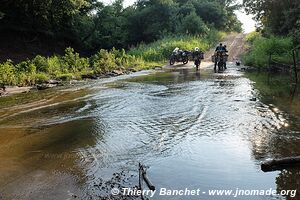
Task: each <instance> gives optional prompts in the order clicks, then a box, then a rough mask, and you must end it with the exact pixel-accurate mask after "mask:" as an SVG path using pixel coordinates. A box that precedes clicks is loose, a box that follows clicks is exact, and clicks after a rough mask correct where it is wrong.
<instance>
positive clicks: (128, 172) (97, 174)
mask: <svg viewBox="0 0 300 200" xmlns="http://www.w3.org/2000/svg"><path fill="white" fill-rule="evenodd" d="M258 96H259V93H258V92H257V91H256V90H255V89H254V87H253V83H252V82H251V81H250V80H249V79H247V78H245V77H244V76H243V74H242V73H241V72H238V71H237V70H236V68H235V67H234V66H233V65H230V66H229V70H227V71H226V72H224V73H218V74H214V73H212V70H211V69H204V70H201V72H200V73H197V72H195V70H194V69H187V68H180V67H179V68H174V69H165V70H164V71H145V72H139V73H135V74H133V75H126V76H121V77H115V78H109V79H104V80H99V81H87V82H84V83H77V84H76V85H74V86H72V87H65V88H56V89H51V90H48V91H43V92H38V93H37V92H33V93H30V94H22V95H16V96H13V97H7V98H3V99H1V104H0V107H1V110H0V116H1V119H0V159H1V163H0V199H1V198H3V199H76V198H77V199H78V198H81V199H99V198H102V199H114V198H112V196H111V195H110V190H111V188H114V187H116V188H123V187H134V186H136V185H138V163H139V162H141V163H143V164H144V165H146V166H147V167H148V170H147V172H148V176H149V178H150V179H151V181H152V182H153V183H154V185H155V186H156V187H157V189H160V188H168V189H185V188H189V189H198V188H200V189H201V191H208V190H212V189H231V190H236V188H239V189H248V190H253V189H256V190H258V189H259V190H262V189H265V190H269V189H270V188H273V189H277V190H278V191H279V190H283V189H289V190H295V189H298V190H299V191H300V181H299V180H300V172H299V168H294V169H289V170H284V171H279V172H270V173H264V172H262V171H261V170H260V162H261V161H262V160H266V159H268V158H277V157H285V156H294V155H299V154H300V131H299V130H300V129H299V128H300V127H299V126H300V119H299V118H298V117H297V116H291V115H289V114H288V113H285V112H283V111H281V110H279V109H278V108H276V107H275V106H274V105H272V104H270V103H269V102H268V104H265V103H264V102H261V101H259V99H257V101H251V100H250V99H253V98H254V97H258ZM118 198H121V196H117V197H115V199H118ZM123 198H124V199H135V198H134V197H123ZM199 198H200V199H232V198H233V197H232V196H219V197H216V196H208V195H207V194H201V196H200V197H199V196H198V197H195V196H194V197H192V196H185V197H182V196H168V197H167V196H159V195H157V194H156V195H155V196H154V197H153V199H199ZM299 198H300V197H299ZM234 199H285V197H275V196H270V195H268V196H252V197H251V196H238V197H236V198H234ZM287 199H290V198H288V197H287ZM294 199H297V197H296V198H294Z"/></svg>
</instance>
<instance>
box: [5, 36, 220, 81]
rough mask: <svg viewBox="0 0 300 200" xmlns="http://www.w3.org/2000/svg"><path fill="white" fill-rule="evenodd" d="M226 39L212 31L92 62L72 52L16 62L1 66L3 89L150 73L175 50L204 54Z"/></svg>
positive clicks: (171, 38)
mask: <svg viewBox="0 0 300 200" xmlns="http://www.w3.org/2000/svg"><path fill="white" fill-rule="evenodd" d="M224 36H225V33H222V32H218V31H215V30H211V31H210V32H209V33H208V34H206V35H205V36H189V35H184V36H168V37H165V38H163V39H161V40H158V41H156V42H153V43H151V44H147V45H146V44H140V45H139V46H138V47H136V48H132V49H130V50H129V52H128V53H126V52H125V50H124V49H122V50H116V49H114V48H113V49H112V50H110V51H108V50H104V49H101V50H99V52H98V53H96V54H95V55H93V56H91V57H90V58H84V57H81V56H80V55H79V53H77V52H75V51H74V49H72V48H67V49H66V50H65V55H63V56H58V55H53V56H50V57H43V56H40V55H37V56H36V57H35V58H34V59H32V60H26V61H24V62H21V63H18V64H14V63H13V62H12V61H10V60H8V61H7V62H4V63H2V64H1V63H0V86H1V85H18V86H28V85H35V84H38V83H44V82H47V81H48V80H50V79H60V80H70V79H80V78H81V77H82V75H86V74H96V75H100V74H105V73H108V72H111V71H113V70H115V69H122V70H126V69H129V68H134V69H135V70H141V69H149V68H152V67H155V66H158V65H162V64H163V62H164V61H165V60H166V59H168V58H169V56H170V54H171V52H172V51H173V50H174V48H176V47H179V48H180V49H185V50H193V49H194V48H195V47H199V48H200V49H201V50H203V51H207V50H209V49H210V48H211V47H212V45H215V43H216V42H217V41H218V40H220V39H221V38H222V37H224Z"/></svg>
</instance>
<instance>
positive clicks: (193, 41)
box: [128, 30, 226, 62]
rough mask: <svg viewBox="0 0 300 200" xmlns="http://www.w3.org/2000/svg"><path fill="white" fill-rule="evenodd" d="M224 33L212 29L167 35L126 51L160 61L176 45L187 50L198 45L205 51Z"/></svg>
mask: <svg viewBox="0 0 300 200" xmlns="http://www.w3.org/2000/svg"><path fill="white" fill-rule="evenodd" d="M225 35H226V33H224V32H218V31H215V30H212V31H210V32H209V33H208V34H207V35H206V36H189V35H183V36H167V37H165V38H163V39H161V40H158V41H156V42H153V43H151V44H140V45H139V46H137V47H136V48H133V49H131V50H130V51H129V52H128V53H129V54H130V55H134V56H137V57H141V58H143V59H144V60H145V61H147V62H149V61H151V62H157V61H158V62H162V61H166V60H167V59H169V57H170V54H171V53H172V51H173V50H174V49H175V48H176V47H178V48H180V49H184V50H189V51H191V50H193V49H194V48H195V47H199V48H200V49H201V50H202V51H207V50H209V49H210V48H211V47H212V46H213V45H215V44H216V42H217V41H219V40H221V39H222V37H224V36H225Z"/></svg>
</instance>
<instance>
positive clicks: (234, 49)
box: [165, 33, 245, 68]
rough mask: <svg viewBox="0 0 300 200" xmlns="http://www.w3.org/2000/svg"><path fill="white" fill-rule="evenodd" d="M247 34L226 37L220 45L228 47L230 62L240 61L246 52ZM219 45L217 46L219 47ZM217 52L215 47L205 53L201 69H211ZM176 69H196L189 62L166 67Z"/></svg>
mask: <svg viewBox="0 0 300 200" xmlns="http://www.w3.org/2000/svg"><path fill="white" fill-rule="evenodd" d="M244 38H245V34H242V33H241V34H231V35H228V36H226V37H225V38H224V39H223V40H222V41H220V43H222V44H223V45H226V46H227V50H228V54H229V59H228V61H229V62H234V61H235V60H237V59H240V56H241V55H242V54H243V53H244V51H245V40H244ZM217 45H218V44H216V46H217ZM214 52H215V47H214V48H212V49H211V50H210V51H208V52H205V54H204V60H203V61H202V63H201V66H200V67H201V68H206V67H211V66H212V65H213V63H212V62H211V56H212V55H213V54H214ZM174 67H180V68H192V67H194V63H193V62H189V63H188V64H186V65H182V64H177V65H175V66H171V65H169V64H168V65H166V66H165V68H174Z"/></svg>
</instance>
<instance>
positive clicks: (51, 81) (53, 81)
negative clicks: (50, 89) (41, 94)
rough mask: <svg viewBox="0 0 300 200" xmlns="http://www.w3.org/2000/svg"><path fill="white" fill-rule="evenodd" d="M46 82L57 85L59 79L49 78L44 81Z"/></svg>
mask: <svg viewBox="0 0 300 200" xmlns="http://www.w3.org/2000/svg"><path fill="white" fill-rule="evenodd" d="M46 83H47V84H52V85H58V84H60V83H61V81H58V80H53V79H51V80H48V81H46Z"/></svg>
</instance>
